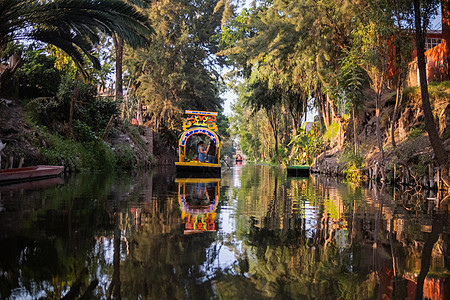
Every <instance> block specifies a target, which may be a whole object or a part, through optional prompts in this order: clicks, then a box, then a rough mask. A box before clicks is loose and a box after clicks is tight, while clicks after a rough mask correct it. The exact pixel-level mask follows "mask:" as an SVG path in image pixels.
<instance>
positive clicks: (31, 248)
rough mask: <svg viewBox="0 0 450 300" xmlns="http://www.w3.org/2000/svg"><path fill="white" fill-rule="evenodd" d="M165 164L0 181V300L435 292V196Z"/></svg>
mask: <svg viewBox="0 0 450 300" xmlns="http://www.w3.org/2000/svg"><path fill="white" fill-rule="evenodd" d="M174 173H175V172H174V170H165V169H164V170H155V171H153V172H150V173H142V174H133V175H125V174H121V175H120V174H78V175H76V176H73V177H71V178H66V179H65V182H64V183H62V182H57V183H53V184H52V185H49V186H43V187H39V186H34V187H23V186H22V187H16V188H12V187H10V188H9V189H2V190H0V271H1V272H0V298H2V299H4V298H11V299H13V298H33V299H39V298H66V299H75V298H80V297H86V298H97V299H105V298H111V297H112V298H116V299H118V298H127V299H138V298H150V299H153V298H164V299H190V298H197V299H215V298H225V299H229V298H232V299H234V298H243V299H247V298H254V299H265V298H283V299H298V298H307V299H309V298H311V299H315V298H324V299H327V298H329V299H335V298H341V299H379V298H402V299H405V298H406V299H413V298H414V297H415V295H416V291H417V295H424V297H427V298H432V299H445V297H448V296H449V282H448V280H447V278H448V275H449V260H448V259H449V250H448V241H449V230H448V208H447V201H443V202H440V201H439V202H438V201H436V200H434V199H439V196H438V195H432V194H428V192H426V193H425V192H422V191H419V192H417V191H409V192H408V191H406V190H395V191H388V190H386V188H384V187H382V186H371V187H369V188H362V187H358V186H355V185H351V184H345V183H342V182H338V181H336V180H334V179H327V178H324V177H310V178H291V177H289V178H288V177H287V176H286V173H285V170H283V169H281V168H276V167H269V166H257V165H256V166H255V165H251V164H246V165H240V166H234V167H233V168H232V169H230V170H227V171H225V172H224V173H223V174H222V179H216V180H204V179H195V180H193V179H175V177H174ZM427 199H430V200H427ZM419 298H421V296H419Z"/></svg>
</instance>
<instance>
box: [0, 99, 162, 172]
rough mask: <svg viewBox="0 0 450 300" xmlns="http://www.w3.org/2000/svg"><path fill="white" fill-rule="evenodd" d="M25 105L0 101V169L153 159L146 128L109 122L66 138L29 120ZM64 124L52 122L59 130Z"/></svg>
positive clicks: (119, 166) (132, 164) (75, 167)
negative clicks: (98, 130) (98, 127)
mask: <svg viewBox="0 0 450 300" xmlns="http://www.w3.org/2000/svg"><path fill="white" fill-rule="evenodd" d="M25 107H26V106H25V105H24V103H23V102H21V101H18V100H10V101H8V102H4V101H3V102H2V103H0V141H1V142H2V144H3V145H4V148H3V149H2V150H1V151H0V157H1V161H0V168H1V169H5V168H10V167H19V166H33V165H39V164H52V165H64V166H65V168H66V171H95V170H113V169H115V170H135V169H140V168H148V167H150V166H151V165H152V164H154V163H155V161H156V158H155V156H154V151H153V131H152V130H151V128H149V127H144V126H143V127H138V126H134V125H132V124H124V123H123V122H118V121H112V122H110V124H109V125H108V128H107V132H106V131H101V132H98V133H94V132H92V131H90V130H89V128H88V127H87V126H84V127H83V126H79V127H78V128H76V130H78V131H77V132H78V136H77V137H78V138H73V137H72V138H67V137H65V136H64V135H62V134H61V133H58V132H55V131H53V130H51V129H49V128H48V127H47V126H44V125H42V124H39V123H38V122H36V121H35V120H33V118H32V117H31V116H30V114H29V112H27V109H26V108H25ZM80 124H82V123H81V122H80ZM64 126H66V124H57V125H55V127H58V128H63V129H62V130H61V132H63V131H64ZM105 132H106V133H105ZM160 152H164V151H160Z"/></svg>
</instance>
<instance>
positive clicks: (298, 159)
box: [285, 127, 323, 164]
mask: <svg viewBox="0 0 450 300" xmlns="http://www.w3.org/2000/svg"><path fill="white" fill-rule="evenodd" d="M298 131H299V133H298V134H297V135H295V136H293V137H292V139H291V142H290V143H289V145H290V146H291V147H292V150H291V153H290V156H289V157H288V158H286V161H285V162H286V163H287V164H292V163H293V164H304V163H306V164H310V163H311V161H312V160H313V159H314V157H315V156H317V155H318V154H319V153H320V152H321V151H322V148H323V138H322V136H321V135H319V134H318V128H317V127H314V128H313V129H311V131H309V132H308V133H306V132H305V130H304V129H301V128H299V129H298Z"/></svg>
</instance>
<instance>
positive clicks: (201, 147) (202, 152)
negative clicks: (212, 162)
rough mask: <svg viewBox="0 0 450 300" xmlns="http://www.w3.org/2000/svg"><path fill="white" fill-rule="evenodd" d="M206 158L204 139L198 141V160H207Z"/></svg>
mask: <svg viewBox="0 0 450 300" xmlns="http://www.w3.org/2000/svg"><path fill="white" fill-rule="evenodd" d="M205 158H206V150H205V143H204V142H203V141H200V142H199V143H198V160H199V161H201V162H205Z"/></svg>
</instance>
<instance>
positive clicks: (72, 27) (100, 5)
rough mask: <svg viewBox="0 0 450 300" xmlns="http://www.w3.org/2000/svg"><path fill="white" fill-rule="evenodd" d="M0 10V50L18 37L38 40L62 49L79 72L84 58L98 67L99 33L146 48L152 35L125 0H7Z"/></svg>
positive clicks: (150, 29) (137, 12)
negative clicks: (120, 38)
mask: <svg viewBox="0 0 450 300" xmlns="http://www.w3.org/2000/svg"><path fill="white" fill-rule="evenodd" d="M0 11H2V14H1V15H0V49H2V46H3V43H6V42H8V41H9V40H15V39H17V38H18V37H19V36H20V38H22V39H26V40H35V41H41V42H43V43H48V44H52V45H55V46H57V47H58V48H60V49H62V50H64V51H65V52H66V53H68V54H69V55H70V56H71V57H72V59H73V60H74V61H75V64H76V65H77V67H79V68H80V70H81V69H82V68H81V66H82V65H83V64H84V61H85V59H86V58H88V59H89V60H91V61H92V62H93V64H94V66H95V67H96V68H100V63H99V60H98V58H97V57H96V56H95V55H94V54H93V53H94V51H93V50H94V49H95V46H96V44H97V43H98V42H99V33H105V34H109V35H111V34H112V33H116V34H117V35H118V36H120V37H122V38H123V39H124V40H125V41H126V42H128V43H129V44H130V45H131V46H133V47H138V46H148V45H149V44H150V36H151V35H152V34H153V30H152V28H151V26H150V25H149V22H148V19H147V18H146V17H145V16H144V15H143V14H142V13H141V12H139V11H138V10H137V9H136V8H135V7H133V6H131V5H129V4H128V3H127V2H126V1H108V0H99V1H91V0H77V1H73V0H53V1H32V0H25V1H23V0H8V1H2V2H1V3H0ZM0 54H1V53H0ZM82 74H83V75H84V76H85V77H86V78H87V77H88V76H87V74H86V73H85V72H82Z"/></svg>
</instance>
